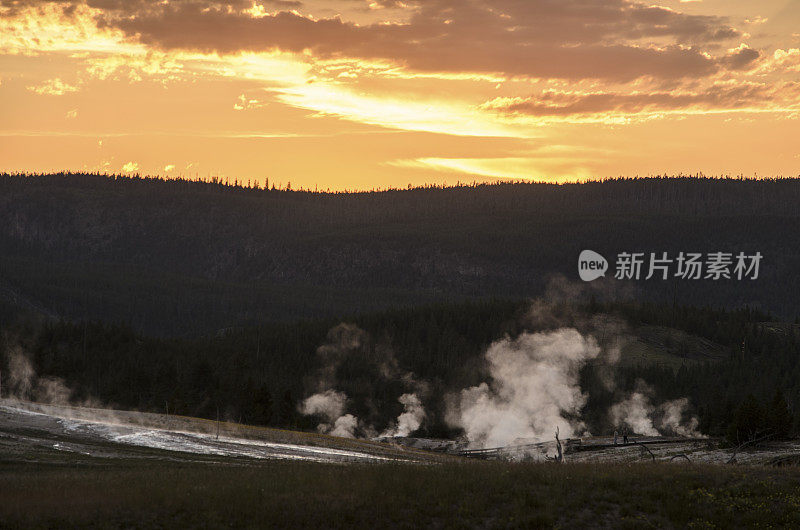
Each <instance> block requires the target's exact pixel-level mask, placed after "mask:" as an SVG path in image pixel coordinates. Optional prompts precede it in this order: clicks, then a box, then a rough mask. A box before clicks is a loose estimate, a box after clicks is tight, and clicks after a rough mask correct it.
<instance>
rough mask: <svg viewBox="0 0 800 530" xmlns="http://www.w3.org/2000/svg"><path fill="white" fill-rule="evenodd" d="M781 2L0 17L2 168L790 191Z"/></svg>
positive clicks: (167, 8)
mask: <svg viewBox="0 0 800 530" xmlns="http://www.w3.org/2000/svg"><path fill="white" fill-rule="evenodd" d="M798 28H800V3H798V2H796V1H789V0H760V1H756V0H736V1H730V0H702V1H693V2H686V1H679V0H661V1H657V2H639V1H633V0H631V1H628V0H604V1H602V2H598V1H588V0H558V1H556V0H531V1H520V0H461V1H453V0H407V1H403V2H399V1H395V0H331V1H322V0H303V1H293V0H227V1H218V0H186V1H177V0H172V1H168V0H163V1H162V0H130V1H125V0H78V1H66V0H59V1H56V0H52V1H45V0H0V116H2V121H1V122H0V170H1V171H37V172H43V171H54V170H73V171H102V172H109V173H114V172H116V173H137V172H138V173H140V174H151V175H163V176H170V177H177V176H184V177H189V178H207V177H211V176H218V177H221V178H223V179H226V178H227V179H230V180H231V181H233V180H234V179H238V180H240V181H245V182H246V181H247V180H251V181H254V182H259V183H262V184H263V183H264V182H265V181H266V179H269V181H270V184H275V185H278V184H280V185H286V184H287V183H288V182H291V183H292V186H293V187H294V188H298V187H304V188H310V189H314V188H315V187H316V188H319V189H328V188H330V189H345V188H347V189H373V188H385V187H405V186H406V185H407V184H414V185H419V184H425V183H445V182H446V183H448V184H455V183H456V182H457V181H462V182H471V181H473V180H491V179H495V178H501V179H506V178H510V179H536V180H551V181H557V182H562V181H571V180H579V179H586V178H606V177H615V176H620V175H626V176H635V175H642V176H644V175H653V174H663V173H670V174H677V173H696V172H704V173H706V174H711V175H718V174H731V175H738V174H743V175H745V176H780V175H782V176H795V175H798V174H800V142H797V141H796V139H797V138H800V29H798Z"/></svg>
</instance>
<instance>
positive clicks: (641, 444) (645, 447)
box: [633, 440, 656, 462]
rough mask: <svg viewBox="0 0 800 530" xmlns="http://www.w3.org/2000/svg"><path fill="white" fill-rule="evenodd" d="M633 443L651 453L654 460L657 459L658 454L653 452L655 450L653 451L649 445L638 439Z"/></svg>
mask: <svg viewBox="0 0 800 530" xmlns="http://www.w3.org/2000/svg"><path fill="white" fill-rule="evenodd" d="M633 443H635V444H636V445H638V446H640V447H641V448H642V449H644V450H645V451H647V452H648V453H650V457H651V458H652V459H653V462H655V461H656V455H654V454H653V451H651V450H650V448H649V447H647V446H646V445H645V444H643V443H642V442H640V441H638V440H634V441H633Z"/></svg>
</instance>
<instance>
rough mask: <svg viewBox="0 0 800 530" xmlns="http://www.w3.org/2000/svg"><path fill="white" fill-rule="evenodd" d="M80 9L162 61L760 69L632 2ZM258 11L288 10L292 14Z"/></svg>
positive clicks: (710, 21) (601, 71)
mask: <svg viewBox="0 0 800 530" xmlns="http://www.w3.org/2000/svg"><path fill="white" fill-rule="evenodd" d="M0 1H5V0H0ZM27 1H28V2H33V0H27ZM85 1H86V2H87V3H88V5H90V6H92V7H96V8H100V9H103V11H104V13H103V15H101V16H100V17H99V18H98V24H99V25H101V26H112V27H116V28H119V29H121V30H122V31H124V32H125V33H126V34H128V35H129V36H131V37H134V38H137V39H139V40H140V41H141V42H143V43H145V44H147V45H150V46H153V47H158V48H163V49H184V50H198V51H203V52H217V53H222V54H233V53H239V52H245V51H253V52H257V51H265V50H275V49H280V50H284V51H293V52H299V51H303V50H310V51H311V52H313V53H314V54H315V55H317V56H319V57H324V58H331V57H355V58H365V59H388V60H392V61H397V62H400V63H403V64H405V65H406V66H408V67H410V68H412V69H416V70H423V71H444V72H477V73H486V72H491V73H503V74H506V75H512V76H525V77H547V78H563V79H586V78H597V79H608V80H614V81H621V82H625V81H630V80H633V79H636V78H639V77H642V76H651V77H654V78H661V79H674V78H684V77H686V78H699V77H704V76H708V75H711V74H713V73H714V72H716V71H718V70H719V69H721V68H730V69H740V68H745V67H747V65H748V64H749V63H751V62H752V61H754V60H755V59H756V58H757V55H756V56H753V53H756V54H757V52H755V51H754V50H749V51H742V52H740V53H739V54H737V55H736V56H727V57H722V58H719V59H714V58H711V57H710V56H709V55H708V54H707V53H704V52H705V51H707V48H708V49H711V47H716V46H718V45H719V42H721V41H726V40H729V39H732V38H735V37H737V36H739V35H740V34H739V32H738V31H737V30H736V29H734V28H733V27H731V26H730V25H729V24H728V23H727V21H726V20H725V19H724V18H721V17H711V16H696V15H687V14H683V13H679V12H675V11H672V10H670V9H667V8H663V7H658V6H651V5H646V4H643V3H638V2H631V1H628V0H605V1H598V0H425V1H422V0H416V1H413V0H411V1H409V2H405V4H407V5H409V6H410V7H409V13H410V19H409V20H408V22H406V23H397V24H370V25H356V24H354V23H349V22H345V21H343V20H341V19H339V18H327V19H317V20H312V19H310V18H305V17H303V16H300V15H297V14H295V13H292V12H290V11H282V12H279V13H278V14H276V15H275V16H266V17H260V18H253V17H251V16H250V15H249V14H248V13H246V12H245V11H244V10H245V9H248V8H250V7H251V6H252V1H251V0H229V1H226V2H220V1H216V0H186V1H181V2H171V3H167V4H164V3H162V2H160V1H156V0H85ZM265 4H267V5H268V6H269V5H271V6H275V7H277V8H278V9H288V8H289V7H292V6H297V4H299V3H298V2H287V1H283V0H276V1H272V2H265ZM379 4H380V5H383V6H397V5H400V3H398V2H394V1H390V0H383V1H379ZM655 43H657V44H658V45H655Z"/></svg>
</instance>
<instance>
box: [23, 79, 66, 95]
mask: <svg viewBox="0 0 800 530" xmlns="http://www.w3.org/2000/svg"><path fill="white" fill-rule="evenodd" d="M26 88H27V89H28V90H30V91H31V92H35V93H36V94H39V95H40V96H63V95H64V94H68V93H70V92H77V91H78V87H77V86H76V85H70V84H69V83H65V82H64V81H62V80H61V79H60V78H58V77H57V78H55V79H48V80H47V81H45V82H44V83H42V84H41V85H31V86H28V87H26Z"/></svg>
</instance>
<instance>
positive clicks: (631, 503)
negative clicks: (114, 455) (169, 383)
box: [0, 461, 800, 529]
mask: <svg viewBox="0 0 800 530" xmlns="http://www.w3.org/2000/svg"><path fill="white" fill-rule="evenodd" d="M0 526H2V527H6V528H25V529H27V528H66V527H87V526H88V527H92V528H123V527H124V528H131V527H136V528H176V527H193V528H209V527H236V528H243V527H244V528H248V527H283V528H286V527H292V528H330V527H333V528H336V527H354V526H355V527H363V528H412V527H427V528H459V527H470V528H472V527H500V528H507V527H526V528H531V527H556V528H597V527H600V528H603V527H606V528H648V527H656V528H736V527H784V528H788V527H795V528H797V527H800V470H798V469H768V468H756V467H733V466H730V467H725V466H692V465H684V464H671V465H669V464H635V465H598V464H566V465H556V464H508V463H494V462H466V463H452V464H439V465H424V466H420V465H407V464H396V465H321V464H307V463H297V462H279V461H272V462H268V463H265V464H261V465H256V466H253V465H248V466H244V465H242V466H236V465H232V466H231V465H225V466H213V465H193V464H166V465H165V464H160V465H155V464H153V465H147V464H146V465H142V464H136V465H130V464H125V463H121V464H120V463H117V464H113V463H112V464H108V465H97V466H82V467H72V466H40V465H35V464H7V465H4V466H3V467H1V468H0Z"/></svg>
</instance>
